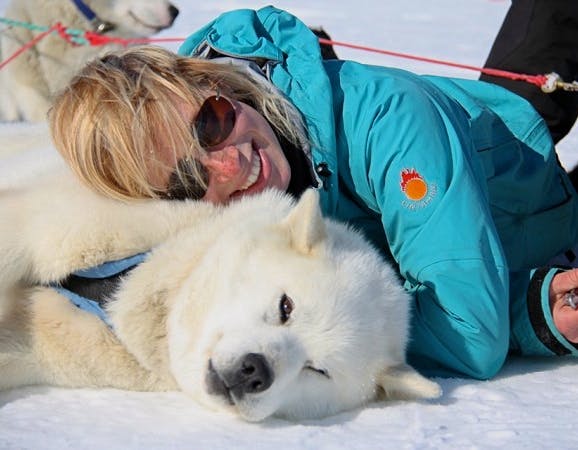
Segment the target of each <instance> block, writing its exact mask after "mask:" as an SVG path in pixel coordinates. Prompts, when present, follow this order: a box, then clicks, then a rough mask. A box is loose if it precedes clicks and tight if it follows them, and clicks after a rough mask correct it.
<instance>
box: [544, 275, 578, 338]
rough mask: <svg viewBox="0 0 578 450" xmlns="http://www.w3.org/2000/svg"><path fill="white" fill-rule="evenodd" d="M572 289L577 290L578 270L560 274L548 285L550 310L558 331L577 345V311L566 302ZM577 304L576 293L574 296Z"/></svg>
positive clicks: (577, 296)
mask: <svg viewBox="0 0 578 450" xmlns="http://www.w3.org/2000/svg"><path fill="white" fill-rule="evenodd" d="M573 289H576V290H578V269H572V270H569V271H567V272H561V273H559V274H557V275H555V276H554V278H552V283H550V308H551V309H552V318H553V319H554V325H556V328H558V331H559V332H560V333H562V334H563V335H564V337H565V338H566V339H568V340H569V341H570V342H573V343H575V344H576V343H578V309H574V308H572V306H570V305H569V304H568V302H567V301H566V295H567V294H568V293H569V292H570V291H572V290H573ZM576 302H577V303H578V293H577V294H576Z"/></svg>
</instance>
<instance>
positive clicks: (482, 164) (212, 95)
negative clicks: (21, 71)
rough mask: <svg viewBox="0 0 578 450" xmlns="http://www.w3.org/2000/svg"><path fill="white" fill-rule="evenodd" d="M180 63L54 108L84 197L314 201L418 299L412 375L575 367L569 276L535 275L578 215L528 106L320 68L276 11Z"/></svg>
mask: <svg viewBox="0 0 578 450" xmlns="http://www.w3.org/2000/svg"><path fill="white" fill-rule="evenodd" d="M179 53H180V54H181V55H183V56H177V55H173V54H171V53H170V52H168V51H164V50H161V49H154V48H152V47H148V48H140V49H132V50H127V51H125V52H124V53H121V54H115V55H110V56H106V57H104V58H103V59H102V60H100V61H95V62H93V63H91V64H89V65H88V66H87V67H86V68H85V69H84V70H83V71H82V72H81V73H80V74H79V75H78V76H77V77H76V78H75V79H74V80H73V81H72V82H71V84H70V86H69V87H68V89H67V90H65V91H64V92H63V93H62V94H61V95H60V96H59V97H58V98H57V99H56V101H55V104H54V107H53V110H52V112H51V116H50V120H51V128H52V132H53V135H54V139H55V143H56V145H57V147H58V149H59V151H60V152H61V153H62V154H63V156H64V158H65V159H66V160H67V161H68V162H69V164H70V165H71V167H72V168H73V169H74V170H75V171H76V173H77V174H78V175H79V177H80V178H81V179H82V180H83V181H84V182H86V183H87V184H89V185H90V186H92V187H93V188H94V189H96V190H97V191H99V192H101V193H104V194H105V195H109V196H112V197H116V198H120V199H132V198H147V197H164V198H174V199H180V198H199V199H203V200H208V201H212V202H218V203H227V202H229V201H231V200H234V199H235V198H236V197H239V196H243V195H251V194H254V193H257V192H260V191H262V190H263V189H266V188H277V189H283V190H286V191H288V192H290V193H292V194H294V195H299V194H300V193H301V192H302V191H303V190H304V189H306V188H307V187H309V186H316V187H318V188H319V189H320V192H321V197H322V207H323V210H324V213H325V214H326V215H329V216H332V217H335V218H337V219H340V220H344V221H347V222H349V223H351V224H353V225H354V226H356V227H358V228H361V229H362V230H363V231H364V232H365V234H366V235H367V237H368V238H370V239H371V240H372V241H373V242H374V243H375V244H376V245H377V246H378V247H379V248H380V249H382V250H383V252H384V254H385V255H387V256H388V257H389V258H390V260H391V261H392V262H393V263H394V264H396V265H397V267H398V270H399V273H400V275H401V277H402V278H403V280H404V282H405V287H406V289H407V290H408V291H409V292H410V293H412V294H413V297H414V299H415V305H414V306H415V307H414V314H413V318H412V324H411V327H412V329H411V336H412V342H411V344H410V348H409V349H408V360H409V362H410V363H411V364H412V365H414V367H416V368H418V369H419V370H421V371H423V372H424V373H426V374H428V375H442V376H447V375H460V376H470V377H474V378H480V379H485V378H489V377H491V376H493V375H494V374H495V373H496V372H497V371H498V370H499V369H500V368H501V366H502V364H503V362H504V360H505V358H506V355H507V353H508V351H509V350H511V351H515V352H518V353H523V354H577V353H578V351H577V350H576V349H575V347H574V345H573V344H572V342H578V312H577V311H575V310H574V309H573V308H572V307H570V306H568V304H567V303H568V302H565V300H564V299H565V296H566V295H567V293H568V292H569V291H570V290H571V289H573V288H574V287H578V276H577V273H576V272H574V271H568V272H563V273H559V272H560V270H559V269H556V268H548V267H545V268H540V267H542V266H544V265H545V264H546V263H547V262H548V261H549V260H550V259H551V258H552V257H554V256H555V255H557V254H559V253H561V252H564V251H565V250H567V249H569V248H571V247H573V246H574V245H575V244H576V242H577V240H578V236H577V233H578V202H577V201H576V193H575V191H574V190H573V189H572V187H571V186H570V183H569V181H568V179H567V177H566V174H565V173H564V171H563V170H562V169H561V168H560V167H559V165H558V164H557V160H556V156H555V153H554V149H553V145H552V141H551V138H550V136H549V134H548V130H547V128H546V126H545V124H544V122H543V121H542V120H541V118H540V117H539V116H538V114H537V113H536V112H535V111H534V110H533V109H532V108H531V107H530V106H529V105H528V104H527V103H526V102H525V101H523V100H522V99H520V98H519V97H517V96H515V95H513V94H511V93H510V92H508V91H506V90H503V89H502V88H499V87H496V86H492V85H488V84H485V83H481V82H478V81H473V80H452V79H448V78H436V77H420V76H416V75H413V74H410V73H407V72H405V71H401V70H396V69H391V68H384V67H371V66H365V65H361V64H356V63H353V62H348V61H336V60H335V61H322V60H321V57H320V54H319V46H318V44H317V39H316V37H315V36H314V35H313V34H312V33H311V32H310V31H309V30H308V29H307V27H306V26H305V25H304V24H303V23H301V22H300V21H299V20H298V19H296V18H295V17H293V16H292V15H290V14H288V13H286V12H284V11H280V10H277V9H275V8H273V7H267V8H263V9H261V10H259V11H251V10H240V11H233V12H230V13H227V14H224V15H222V16H221V17H219V18H218V19H216V20H215V21H213V22H211V23H210V24H208V25H207V26H206V27H204V28H203V29H201V30H199V31H198V32H196V33H194V34H193V35H191V36H190V37H189V38H188V39H187V40H186V42H185V43H184V44H183V45H182V47H181V49H180V50H179ZM552 230H556V231H552ZM537 268H540V269H537ZM571 341H572V342H571Z"/></svg>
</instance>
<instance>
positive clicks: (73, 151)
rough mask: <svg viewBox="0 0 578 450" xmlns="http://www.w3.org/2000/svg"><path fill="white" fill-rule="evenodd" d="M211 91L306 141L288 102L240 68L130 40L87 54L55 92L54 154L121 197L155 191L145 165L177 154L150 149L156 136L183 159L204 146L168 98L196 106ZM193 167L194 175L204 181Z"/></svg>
mask: <svg viewBox="0 0 578 450" xmlns="http://www.w3.org/2000/svg"><path fill="white" fill-rule="evenodd" d="M271 86H272V85H271ZM215 92H221V93H223V94H224V95H226V96H229V97H230V98H233V99H235V100H238V101H241V102H245V103H248V104H250V105H251V106H252V107H254V108H255V109H256V110H257V111H259V112H260V113H261V114H262V115H263V116H264V117H265V118H266V119H267V120H268V122H269V123H270V124H271V125H272V127H273V128H274V129H275V131H276V132H277V133H278V134H279V135H281V136H283V137H284V138H285V139H287V140H288V141H289V142H291V143H292V144H294V145H297V146H302V145H303V143H305V142H307V137H306V133H305V128H304V126H303V123H302V119H301V116H300V115H299V112H298V111H297V110H296V108H295V107H294V106H293V104H292V103H290V102H289V100H287V99H286V98H285V97H284V96H283V95H282V94H280V93H279V92H278V91H276V89H274V88H272V89H267V88H265V87H264V86H263V83H262V82H261V81H258V80H257V79H255V78H254V77H252V76H250V75H248V74H247V71H246V69H244V68H240V67H236V66H235V65H231V64H222V63H216V62H211V61H208V60H204V59H195V58H190V57H182V56H179V55H177V54H175V53H173V52H171V51H169V50H166V49H163V48H160V47H154V46H141V47H132V48H130V49H127V50H123V51H120V52H115V53H110V54H108V55H106V56H103V57H101V58H99V59H96V60H94V61H92V62H89V63H88V64H87V65H86V66H85V67H84V68H83V69H81V71H80V72H79V73H78V74H77V75H76V76H75V77H74V78H73V79H72V80H71V82H70V83H69V84H68V86H67V87H66V88H65V89H64V90H63V91H62V92H61V93H59V94H58V95H57V96H56V98H55V100H54V102H53V106H52V108H51V110H50V113H49V122H50V129H51V132H52V137H53V140H54V143H55V145H56V148H57V149H58V151H59V152H60V154H61V155H62V156H63V157H64V159H65V160H66V161H67V162H68V164H69V165H70V167H71V168H72V170H73V171H74V172H75V173H76V175H77V176H78V177H79V178H80V179H81V180H82V181H83V182H84V183H86V184H87V185H89V186H90V187H91V188H93V189H94V190H96V191H97V192H100V193H102V194H104V195H106V196H108V197H112V198H116V199H121V200H129V199H135V198H147V197H148V198H158V197H160V196H161V192H160V191H159V189H158V186H153V185H152V184H151V182H150V181H149V178H150V177H149V173H150V169H151V165H154V164H160V165H166V166H170V168H171V171H172V170H174V169H177V170H178V167H177V161H176V156H174V159H173V160H172V161H169V162H167V161H161V160H160V159H158V158H156V157H155V155H156V153H157V152H156V147H157V146H158V145H159V143H160V142H161V139H164V145H167V144H168V145H169V146H170V148H171V149H178V150H179V151H180V152H181V155H185V157H186V158H189V159H194V158H195V157H198V156H199V154H201V152H203V151H204V150H203V149H202V148H201V147H200V145H199V143H198V141H197V139H196V136H194V130H191V125H190V123H186V122H185V120H184V119H183V117H182V115H181V114H179V110H178V108H177V105H176V103H177V102H176V101H175V99H178V100H179V101H180V102H184V103H185V104H187V105H190V106H192V107H194V108H195V109H198V108H199V107H200V105H201V104H202V103H203V101H204V100H205V99H206V98H207V97H208V96H209V95H214V94H215ZM167 130H170V132H167ZM167 139H168V142H167ZM197 175H198V176H197V180H198V181H199V183H201V184H206V180H203V179H202V177H201V176H200V174H198V173H197ZM204 187H205V188H206V185H205V186H204Z"/></svg>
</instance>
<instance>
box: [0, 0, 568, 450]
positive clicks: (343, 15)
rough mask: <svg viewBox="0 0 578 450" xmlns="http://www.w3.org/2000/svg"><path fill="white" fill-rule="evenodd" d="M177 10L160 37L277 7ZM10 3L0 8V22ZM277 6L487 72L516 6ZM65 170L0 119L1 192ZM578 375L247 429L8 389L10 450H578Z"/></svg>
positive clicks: (177, 400)
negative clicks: (231, 14)
mask: <svg viewBox="0 0 578 450" xmlns="http://www.w3.org/2000/svg"><path fill="white" fill-rule="evenodd" d="M174 2H175V4H177V6H179V7H180V9H181V15H180V16H179V18H178V19H177V22H176V24H175V26H174V27H173V28H172V29H170V30H167V31H165V32H164V33H163V34H162V35H161V36H164V37H182V38H184V37H186V35H187V34H188V32H189V31H190V30H194V29H196V28H198V27H199V26H201V25H203V24H204V23H205V22H206V21H208V20H210V19H211V18H213V17H214V16H216V15H217V14H218V13H220V12H222V11H225V10H228V9H235V8H244V7H249V8H255V7H260V6H264V5H266V4H268V3H269V2H259V1H249V0H247V1H240V0H221V1H220V2H207V3H206V4H203V5H195V2H189V1H185V0H174ZM6 4H7V0H0V15H1V14H2V12H3V11H4V8H5V7H6ZM276 6H278V7H281V8H285V9H287V10H289V11H291V12H294V13H296V14H297V15H298V16H300V17H301V18H302V19H303V20H304V21H305V22H306V23H308V24H310V25H322V26H324V27H325V29H326V30H327V31H328V32H329V33H330V34H331V35H332V37H333V38H334V39H335V40H337V41H344V42H351V43H355V44H361V45H368V46H371V47H376V48H382V49H387V50H393V51H398V52H405V53H411V54H416V55H420V56H426V57H430V58H441V59H444V60H448V61H454V62H459V63H463V64H469V65H474V66H481V65H482V64H483V62H484V61H485V57H486V55H487V53H488V51H489V48H490V45H491V43H492V40H493V37H494V35H495V33H496V32H497V30H498V28H499V26H500V23H501V21H502V18H503V16H504V14H505V12H506V10H507V8H508V6H509V1H505V0H503V1H500V0H462V1H458V0H435V1H431V0H406V1H403V2H393V1H389V2H387V1H382V0H358V1H355V2H351V1H347V2H346V1H340V0H334V1H329V0H316V1H315V2H313V1H311V0H293V1H290V0H280V1H278V2H277V3H276ZM176 46H177V45H176V44H175V45H173V46H172V47H171V48H176ZM336 51H337V53H338V54H339V55H340V56H341V57H342V58H348V59H356V60H359V61H364V62H369V63H372V64H381V65H391V66H397V67H401V68H406V69H409V70H413V71H416V72H419V73H432V74H438V75H450V76H462V77H467V78H475V77H477V73H476V72H472V71H465V70H457V69H453V68H450V67H445V66H440V65H433V64H427V63H417V62H412V61H408V60H403V59H399V58H393V57H388V56H383V55H379V54H371V53H367V52H362V51H357V50H348V49H344V48H337V49H336ZM577 146H578V132H574V133H572V134H570V135H569V136H568V137H567V138H566V139H565V140H564V141H563V142H562V143H561V144H560V145H559V148H558V150H559V154H560V157H561V160H562V162H563V164H564V165H565V166H566V167H573V166H574V164H575V163H576V161H577V160H578V149H577V148H576V147H577ZM58 163H59V161H58V157H57V156H56V153H55V152H54V150H53V149H52V147H51V145H50V141H49V139H48V137H47V133H46V127H45V126H44V125H32V124H22V123H20V124H6V123H4V124H1V123H0V188H2V187H6V186H9V185H11V184H14V183H19V182H22V181H23V180H26V179H27V178H28V177H33V176H35V175H36V174H38V173H40V172H41V171H43V170H47V169H48V168H50V167H52V166H53V165H54V164H58ZM47 206H48V205H47ZM0 214H10V212H9V211H2V212H1V213H0ZM576 374H578V367H576V366H575V365H574V360H572V359H556V358H531V359H520V358H514V359H511V360H510V361H508V363H507V364H506V366H505V367H504V369H503V370H502V371H501V373H500V374H499V375H498V376H497V377H496V378H494V379H493V380H491V381H486V382H479V381H472V380H463V379H441V380H438V381H439V382H440V383H441V385H442V387H443V389H444V395H443V397H442V398H441V399H440V400H438V401H435V402H426V403H390V404H374V405H370V407H368V408H365V409H361V410H357V411H353V412H349V413H345V414H341V415H338V416H335V417H330V418H327V419H325V420H320V421H312V422H305V423H290V422H285V421H281V420H267V421H265V422H264V423H261V424H250V423H245V422H242V421H241V420H239V419H237V418H235V417H232V416H229V415H225V414H217V413H214V412H210V411H207V410H204V409H202V408H199V407H197V406H196V405H195V404H194V403H192V401H190V400H189V399H188V398H186V397H185V396H184V395H183V394H180V393H176V392H174V393H139V392H124V391H117V390H88V389H75V390H67V389H58V388H51V387H43V386H42V387H30V388H25V389H19V390H14V391H9V392H4V393H0V449H35V450H36V449H55V450H56V449H185V448H202V449H215V450H220V449H228V448H236V449H241V450H242V449H251V450H253V449H257V448H274V449H277V450H281V449H298V448H299V449H301V448H303V449H336V448H344V449H345V448H347V449H382V448H388V449H389V448H391V449H442V448H443V449H458V448H459V449H465V448H484V449H486V448H499V449H504V448H509V449H552V448H557V449H570V448H577V447H578V431H577V430H576V425H575V417H574V414H575V413H574V411H575V410H576V405H577V404H578V384H576V383H574V380H575V379H576V378H577V377H576Z"/></svg>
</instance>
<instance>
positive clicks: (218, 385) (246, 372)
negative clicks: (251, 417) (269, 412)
mask: <svg viewBox="0 0 578 450" xmlns="http://www.w3.org/2000/svg"><path fill="white" fill-rule="evenodd" d="M274 379H275V375H274V372H273V369H272V368H271V365H270V364H269V362H268V361H267V359H266V358H265V356H263V355H262V354H260V353H247V354H246V355H244V356H242V357H241V358H239V359H238V360H237V361H236V362H235V364H233V366H232V367H231V368H229V369H227V370H224V371H222V373H219V372H217V370H216V369H215V367H214V366H213V362H212V361H211V360H209V364H208V367H207V374H206V377H205V380H206V384H207V389H208V392H209V394H211V395H216V396H221V397H224V398H225V399H226V400H227V401H228V402H229V403H230V404H231V405H233V404H235V401H239V400H242V399H243V397H244V396H245V395H247V394H258V393H259V392H263V391H266V390H267V389H269V388H270V387H271V385H272V384H273V381H274Z"/></svg>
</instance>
